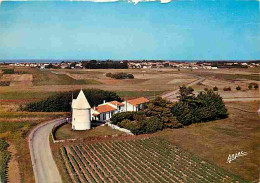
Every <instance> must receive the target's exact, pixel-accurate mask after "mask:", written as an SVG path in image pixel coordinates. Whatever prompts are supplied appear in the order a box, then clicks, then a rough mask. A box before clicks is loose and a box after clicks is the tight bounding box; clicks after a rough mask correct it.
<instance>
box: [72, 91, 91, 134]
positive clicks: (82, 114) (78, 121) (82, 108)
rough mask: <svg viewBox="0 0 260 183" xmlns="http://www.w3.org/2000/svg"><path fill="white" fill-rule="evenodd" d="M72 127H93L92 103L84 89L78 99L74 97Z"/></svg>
mask: <svg viewBox="0 0 260 183" xmlns="http://www.w3.org/2000/svg"><path fill="white" fill-rule="evenodd" d="M71 108H72V129H73V130H89V129H90V128H91V122H90V121H91V113H90V109H91V107H90V105H89V103H88V100H87V99H86V97H85V95H84V93H83V91H82V90H80V92H79V95H78V97H77V99H72V104H71Z"/></svg>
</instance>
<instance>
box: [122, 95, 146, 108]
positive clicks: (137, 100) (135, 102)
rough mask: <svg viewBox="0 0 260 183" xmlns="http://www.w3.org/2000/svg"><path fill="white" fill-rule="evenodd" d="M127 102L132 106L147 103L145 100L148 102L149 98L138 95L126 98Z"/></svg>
mask: <svg viewBox="0 0 260 183" xmlns="http://www.w3.org/2000/svg"><path fill="white" fill-rule="evenodd" d="M127 102H128V103H129V104H132V105H133V106H135V107H137V105H139V104H143V103H147V102H149V100H148V99H147V98H144V97H140V98H135V99H132V100H127Z"/></svg>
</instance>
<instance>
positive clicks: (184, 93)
mask: <svg viewBox="0 0 260 183" xmlns="http://www.w3.org/2000/svg"><path fill="white" fill-rule="evenodd" d="M193 91H194V89H193V88H191V87H190V86H189V87H186V86H185V85H183V86H180V89H179V96H178V99H179V101H182V102H185V101H189V100H193V99H194V94H193Z"/></svg>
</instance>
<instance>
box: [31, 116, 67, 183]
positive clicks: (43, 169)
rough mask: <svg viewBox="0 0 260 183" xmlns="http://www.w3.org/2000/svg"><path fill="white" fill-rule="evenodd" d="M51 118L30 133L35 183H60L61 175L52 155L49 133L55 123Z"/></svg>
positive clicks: (56, 121)
mask: <svg viewBox="0 0 260 183" xmlns="http://www.w3.org/2000/svg"><path fill="white" fill-rule="evenodd" d="M61 120H63V119H59V120H53V121H50V122H48V123H45V124H43V125H40V126H38V127H36V128H35V129H34V130H33V131H32V132H31V134H30V137H29V145H30V154H31V160H32V164H33V171H34V177H35V182H36V183H46V182H48V183H61V182H62V180H61V176H60V174H59V171H58V168H57V166H56V164H55V161H54V159H53V157H52V152H51V149H50V142H49V135H50V132H51V130H52V128H53V126H54V125H55V124H56V123H59V122H60V121H61Z"/></svg>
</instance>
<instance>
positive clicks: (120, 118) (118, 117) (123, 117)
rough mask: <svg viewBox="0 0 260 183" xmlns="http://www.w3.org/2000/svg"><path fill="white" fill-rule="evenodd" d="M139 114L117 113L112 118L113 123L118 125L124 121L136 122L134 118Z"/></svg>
mask: <svg viewBox="0 0 260 183" xmlns="http://www.w3.org/2000/svg"><path fill="white" fill-rule="evenodd" d="M136 114H137V112H121V113H116V114H114V115H113V116H112V117H111V119H110V120H111V123H112V124H115V125H117V124H118V123H120V122H121V121H123V120H130V121H133V120H134V116H135V115H136Z"/></svg>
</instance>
